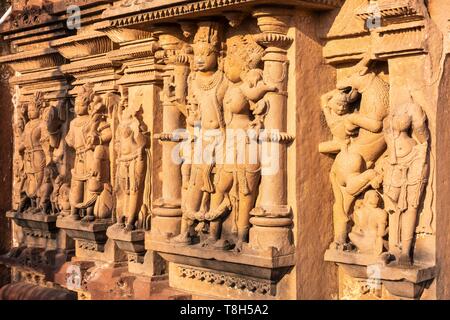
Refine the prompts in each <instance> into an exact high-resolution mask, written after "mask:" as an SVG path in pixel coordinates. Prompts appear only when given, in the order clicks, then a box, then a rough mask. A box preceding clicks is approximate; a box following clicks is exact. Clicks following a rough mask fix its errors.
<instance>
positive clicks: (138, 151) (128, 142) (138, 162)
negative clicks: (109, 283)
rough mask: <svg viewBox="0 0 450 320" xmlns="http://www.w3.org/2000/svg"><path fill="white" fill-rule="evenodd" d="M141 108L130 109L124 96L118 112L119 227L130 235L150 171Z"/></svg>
mask: <svg viewBox="0 0 450 320" xmlns="http://www.w3.org/2000/svg"><path fill="white" fill-rule="evenodd" d="M141 117H142V107H141V105H136V106H130V105H128V96H127V95H125V96H122V99H121V103H120V104H119V110H118V120H119V123H118V128H117V131H116V137H115V139H116V144H115V149H116V154H117V159H116V163H117V167H116V181H115V185H116V186H115V194H116V200H117V204H116V211H117V216H118V219H117V225H118V226H119V227H121V228H124V229H125V230H126V231H131V230H134V229H135V228H136V222H137V220H138V214H139V211H140V210H141V206H142V203H143V193H144V185H143V184H144V180H145V173H146V171H147V160H146V150H145V149H146V147H147V144H148V141H149V139H148V136H147V135H146V134H147V128H146V126H145V124H144V123H143V121H142V119H141Z"/></svg>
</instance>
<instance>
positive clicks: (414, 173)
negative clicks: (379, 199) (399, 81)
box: [383, 102, 429, 265]
mask: <svg viewBox="0 0 450 320" xmlns="http://www.w3.org/2000/svg"><path fill="white" fill-rule="evenodd" d="M426 119H427V118H426V115H425V113H424V111H423V110H422V108H421V107H420V106H419V105H418V104H416V103H414V102H411V103H406V104H402V105H399V106H397V107H395V108H393V109H392V110H391V112H390V113H389V116H388V117H387V118H386V119H385V120H384V135H385V138H386V143H387V157H386V159H385V162H384V167H383V169H384V180H383V191H384V195H385V205H386V210H387V211H388V212H389V213H390V217H389V252H390V253H391V254H393V255H394V256H395V257H396V260H397V261H398V263H399V264H400V265H410V264H411V263H412V252H411V251H412V243H413V238H414V232H415V229H416V223H417V208H418V206H419V203H420V200H421V195H422V193H423V190H424V187H425V186H426V182H427V175H428V162H427V152H428V140H429V132H428V128H427V125H426Z"/></svg>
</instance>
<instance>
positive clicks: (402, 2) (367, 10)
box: [356, 0, 424, 19]
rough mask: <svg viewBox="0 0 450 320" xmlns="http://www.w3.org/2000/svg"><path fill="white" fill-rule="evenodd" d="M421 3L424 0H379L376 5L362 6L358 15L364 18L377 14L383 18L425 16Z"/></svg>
mask: <svg viewBox="0 0 450 320" xmlns="http://www.w3.org/2000/svg"><path fill="white" fill-rule="evenodd" d="M421 4H423V0H379V1H378V3H376V4H375V5H364V6H362V7H361V8H360V9H359V10H358V11H357V13H356V15H357V16H358V17H360V18H362V19H368V18H370V17H372V16H374V15H377V14H378V15H379V16H381V17H382V18H393V17H403V18H405V17H412V16H416V17H423V16H424V12H423V8H422V6H421Z"/></svg>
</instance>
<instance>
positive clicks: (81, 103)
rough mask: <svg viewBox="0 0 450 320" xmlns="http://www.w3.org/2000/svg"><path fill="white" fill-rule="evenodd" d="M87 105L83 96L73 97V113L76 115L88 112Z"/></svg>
mask: <svg viewBox="0 0 450 320" xmlns="http://www.w3.org/2000/svg"><path fill="white" fill-rule="evenodd" d="M88 107H89V104H88V103H87V101H86V100H85V98H84V97H81V96H80V97H76V99H75V113H76V114H77V115H78V116H82V115H86V114H88Z"/></svg>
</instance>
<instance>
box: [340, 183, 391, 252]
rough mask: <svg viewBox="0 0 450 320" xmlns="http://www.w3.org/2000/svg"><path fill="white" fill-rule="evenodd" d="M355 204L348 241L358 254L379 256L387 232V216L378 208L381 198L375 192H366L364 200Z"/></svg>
mask: <svg viewBox="0 0 450 320" xmlns="http://www.w3.org/2000/svg"><path fill="white" fill-rule="evenodd" d="M356 202H357V203H356V204H355V212H354V213H353V222H354V225H353V227H352V231H351V232H350V233H349V235H348V236H349V238H350V241H351V242H352V244H354V245H355V246H356V248H357V249H358V252H360V253H363V254H369V255H373V256H379V255H381V254H382V253H383V249H384V239H383V238H384V237H385V236H386V234H387V231H388V229H387V224H388V214H387V212H386V211H385V210H383V209H382V208H380V202H381V196H380V195H379V194H378V193H377V191H375V190H368V191H367V192H366V193H365V194H364V200H358V201H356ZM358 202H360V204H358Z"/></svg>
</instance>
